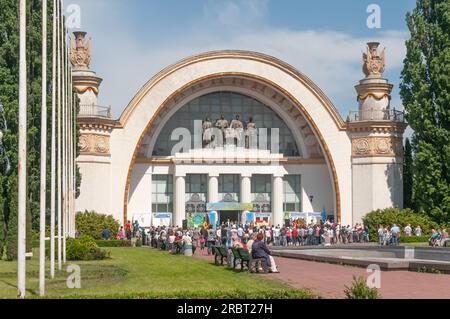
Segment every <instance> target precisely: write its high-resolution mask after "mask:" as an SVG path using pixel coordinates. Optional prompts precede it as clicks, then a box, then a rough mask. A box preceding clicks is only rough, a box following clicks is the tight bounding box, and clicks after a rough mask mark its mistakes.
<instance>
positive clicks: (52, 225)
mask: <svg viewBox="0 0 450 319" xmlns="http://www.w3.org/2000/svg"><path fill="white" fill-rule="evenodd" d="M56 15H57V10H56V0H53V34H52V36H53V45H52V49H53V56H52V60H53V61H52V159H51V171H52V172H51V194H50V277H51V278H52V279H53V278H55V203H56V181H55V179H56V23H57V20H56Z"/></svg>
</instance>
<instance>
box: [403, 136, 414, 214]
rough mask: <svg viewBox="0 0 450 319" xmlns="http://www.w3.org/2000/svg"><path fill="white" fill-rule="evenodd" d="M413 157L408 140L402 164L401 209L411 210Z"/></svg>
mask: <svg viewBox="0 0 450 319" xmlns="http://www.w3.org/2000/svg"><path fill="white" fill-rule="evenodd" d="M413 174H414V173H413V156H412V147H411V142H410V141H409V138H407V139H406V142H405V155H404V162H403V207H404V208H411V209H413V206H412V187H413Z"/></svg>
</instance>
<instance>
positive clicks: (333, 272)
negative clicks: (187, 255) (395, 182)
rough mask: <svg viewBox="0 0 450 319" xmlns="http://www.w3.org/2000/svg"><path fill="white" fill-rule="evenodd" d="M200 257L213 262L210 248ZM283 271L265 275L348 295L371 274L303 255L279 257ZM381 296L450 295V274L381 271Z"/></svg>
mask: <svg viewBox="0 0 450 319" xmlns="http://www.w3.org/2000/svg"><path fill="white" fill-rule="evenodd" d="M195 257H197V258H201V259H203V260H208V261H210V262H213V261H214V259H213V256H208V255H207V254H206V250H205V251H204V252H201V251H200V250H198V251H196V256H195ZM275 260H276V263H277V265H278V267H279V270H280V274H268V275H261V276H267V277H268V278H270V279H273V280H279V281H282V282H285V283H287V284H289V285H291V286H292V287H295V288H308V289H310V290H311V291H313V292H314V293H316V294H319V295H320V296H322V297H324V298H345V294H344V290H345V286H350V285H351V283H352V280H353V276H363V277H365V278H366V277H367V276H369V275H370V274H369V273H367V272H366V269H363V268H356V267H351V266H340V265H333V264H327V263H320V262H311V261H305V260H299V259H290V258H281V257H275ZM380 294H381V297H382V298H384V299H395V298H399V299H450V275H439V274H428V273H418V272H409V271H381V289H380Z"/></svg>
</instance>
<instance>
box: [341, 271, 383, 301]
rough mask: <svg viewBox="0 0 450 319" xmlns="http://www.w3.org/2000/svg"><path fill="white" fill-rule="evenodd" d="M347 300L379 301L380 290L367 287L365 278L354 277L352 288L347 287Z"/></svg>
mask: <svg viewBox="0 0 450 319" xmlns="http://www.w3.org/2000/svg"><path fill="white" fill-rule="evenodd" d="M344 293H345V297H346V299H378V298H379V294H378V289H377V288H370V287H369V286H367V283H366V279H365V278H364V277H358V278H357V277H355V276H353V282H352V286H351V287H347V286H345V291H344Z"/></svg>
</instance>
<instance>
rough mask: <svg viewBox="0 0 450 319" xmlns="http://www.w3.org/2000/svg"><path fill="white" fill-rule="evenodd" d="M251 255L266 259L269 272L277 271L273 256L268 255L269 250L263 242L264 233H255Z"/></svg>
mask: <svg viewBox="0 0 450 319" xmlns="http://www.w3.org/2000/svg"><path fill="white" fill-rule="evenodd" d="M252 257H253V258H255V259H256V258H263V259H265V260H266V265H267V267H269V269H270V270H269V272H273V273H275V272H276V273H278V272H279V271H278V267H277V265H276V264H275V260H274V258H273V257H272V256H271V255H270V250H269V249H268V248H267V246H266V243H265V242H264V235H263V234H262V233H259V234H258V235H256V241H255V242H254V243H253V245H252Z"/></svg>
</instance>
